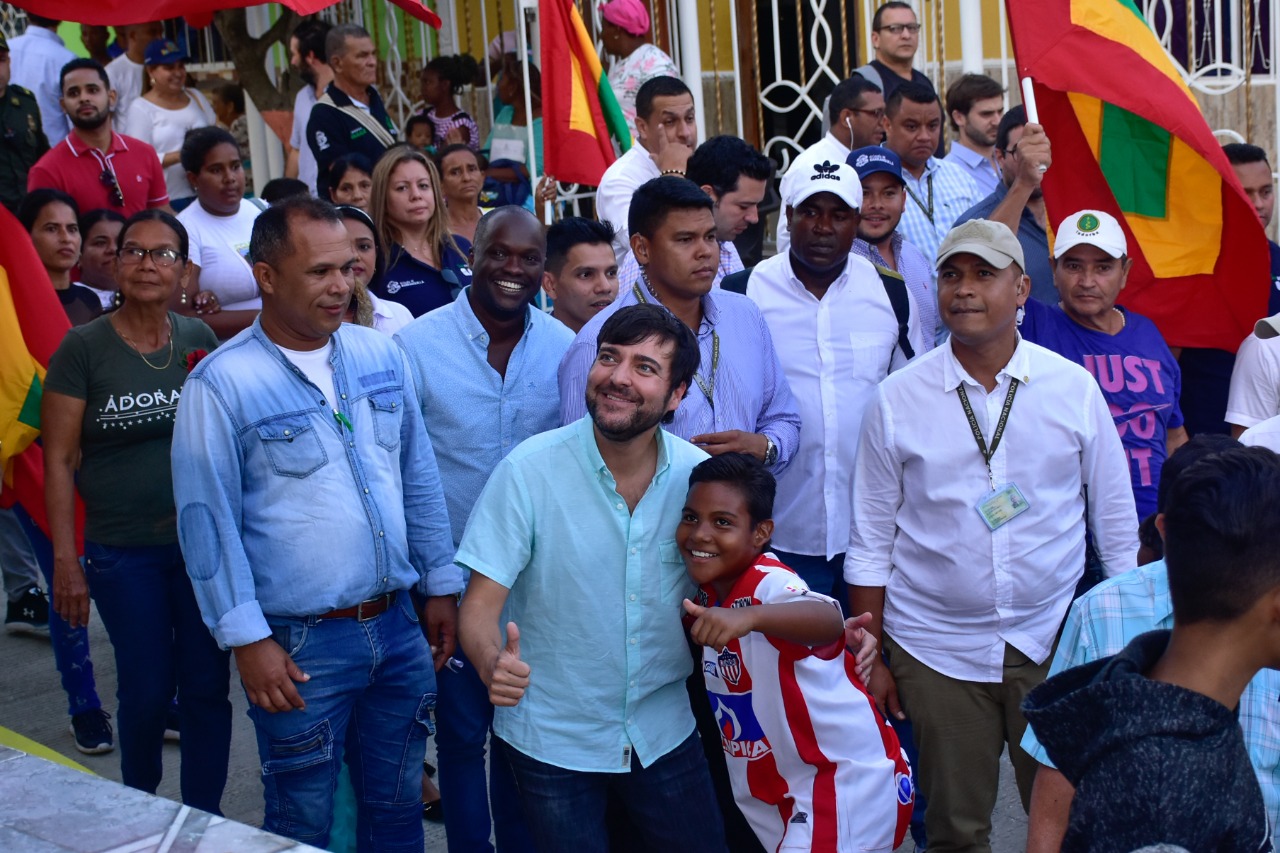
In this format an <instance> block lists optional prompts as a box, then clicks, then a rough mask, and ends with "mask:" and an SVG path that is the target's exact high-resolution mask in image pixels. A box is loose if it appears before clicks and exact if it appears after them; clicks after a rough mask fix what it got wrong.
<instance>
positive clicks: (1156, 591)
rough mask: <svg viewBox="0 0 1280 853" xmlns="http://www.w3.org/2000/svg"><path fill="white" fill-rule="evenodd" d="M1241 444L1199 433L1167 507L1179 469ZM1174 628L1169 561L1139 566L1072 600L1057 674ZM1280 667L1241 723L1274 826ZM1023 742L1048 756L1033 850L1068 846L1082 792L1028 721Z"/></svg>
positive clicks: (1253, 684) (1177, 462) (1263, 678)
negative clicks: (1068, 833)
mask: <svg viewBox="0 0 1280 853" xmlns="http://www.w3.org/2000/svg"><path fill="white" fill-rule="evenodd" d="M1239 446H1240V443H1239V442H1237V441H1235V440H1234V439H1231V438H1228V437H1227V436H1225V435H1215V434H1211V433H1210V434H1205V435H1199V436H1196V437H1195V438H1193V439H1191V441H1190V442H1188V443H1187V444H1185V445H1183V446H1182V447H1180V448H1179V449H1178V450H1177V451H1175V452H1174V454H1173V455H1172V456H1170V457H1169V458H1168V459H1167V460H1166V461H1165V464H1164V472H1163V476H1162V477H1161V480H1160V499H1159V504H1160V506H1161V507H1162V508H1163V506H1164V504H1165V503H1166V501H1167V500H1168V495H1169V493H1170V492H1171V491H1172V488H1173V484H1174V482H1175V481H1176V480H1177V478H1178V474H1179V473H1181V472H1182V471H1185V470H1186V469H1187V468H1189V467H1190V466H1191V465H1193V464H1194V463H1196V462H1198V461H1199V460H1201V459H1203V458H1205V457H1206V456H1210V455H1212V454H1215V453H1220V452H1222V451H1224V450H1228V449H1230V448H1232V447H1239ZM1172 627H1173V601H1172V599H1171V598H1170V595H1169V575H1168V572H1167V570H1166V568H1165V563H1164V560H1157V561H1156V562H1154V563H1148V564H1147V565H1145V566H1139V567H1138V568H1136V569H1134V570H1133V571H1130V572H1125V573H1124V574H1122V575H1119V576H1118V577H1114V578H1110V579H1109V580H1106V581H1104V582H1103V583H1101V584H1099V585H1098V586H1096V587H1094V588H1093V589H1091V590H1089V591H1088V592H1087V593H1085V594H1084V595H1083V596H1081V597H1080V598H1079V599H1077V600H1076V602H1075V603H1074V604H1072V605H1071V610H1070V611H1068V613H1067V620H1066V622H1065V623H1064V624H1063V628H1062V636H1061V638H1060V639H1059V640H1058V650H1057V652H1056V653H1055V654H1054V656H1053V664H1052V665H1051V666H1050V667H1049V675H1050V676H1054V675H1057V674H1058V673H1059V672H1062V671H1064V670H1067V669H1071V668H1072V667H1075V666H1080V665H1081V664H1086V663H1089V662H1091V661H1095V660H1098V659H1099V658H1104V657H1108V656H1110V655H1114V654H1116V653H1118V652H1119V651H1121V650H1122V649H1123V648H1124V647H1125V646H1126V645H1128V644H1129V641H1131V640H1133V639H1134V638H1136V637H1137V636H1139V635H1140V634H1145V633H1147V632H1148V631H1156V630H1168V629H1170V628H1172ZM1278 703H1280V672H1277V671H1276V670H1273V669H1263V670H1260V671H1259V672H1258V674H1257V675H1256V676H1254V678H1253V680H1252V681H1250V682H1249V686H1248V687H1246V688H1245V691H1244V695H1243V696H1242V697H1241V699H1240V707H1239V717H1240V726H1241V728H1242V729H1243V731H1244V741H1245V746H1246V747H1247V748H1248V750H1249V758H1250V761H1251V762H1252V764H1253V769H1254V772H1255V774H1256V775H1257V777H1258V784H1259V785H1260V786H1261V788H1262V799H1263V801H1264V802H1265V803H1266V806H1267V814H1268V815H1269V816H1270V818H1271V827H1272V831H1273V832H1274V831H1275V827H1276V826H1277V825H1278V824H1277V821H1280V726H1278V725H1277V724H1278V723H1280V704H1278ZM1022 748H1023V749H1025V750H1026V751H1027V753H1028V754H1029V755H1030V756H1031V757H1032V758H1034V759H1035V760H1036V761H1038V762H1039V763H1040V767H1039V769H1038V770H1037V771H1036V780H1035V786H1034V787H1033V789H1032V793H1031V815H1030V826H1029V829H1028V839H1027V850H1028V853H1047V851H1050V850H1054V851H1056V850H1057V849H1058V848H1059V847H1060V846H1061V845H1062V838H1063V835H1064V834H1065V832H1066V829H1067V817H1068V815H1069V813H1070V808H1071V801H1072V799H1073V798H1074V795H1075V791H1074V789H1073V788H1072V787H1071V783H1070V782H1068V781H1067V780H1066V777H1064V776H1063V775H1062V773H1061V772H1059V771H1058V770H1057V769H1056V768H1055V767H1054V766H1053V764H1052V763H1051V762H1050V761H1049V756H1048V755H1047V754H1046V753H1045V750H1044V747H1042V746H1041V745H1040V741H1039V740H1037V739H1036V736H1035V733H1034V731H1032V729H1031V728H1030V727H1028V728H1027V732H1026V734H1025V735H1024V736H1023V738H1022Z"/></svg>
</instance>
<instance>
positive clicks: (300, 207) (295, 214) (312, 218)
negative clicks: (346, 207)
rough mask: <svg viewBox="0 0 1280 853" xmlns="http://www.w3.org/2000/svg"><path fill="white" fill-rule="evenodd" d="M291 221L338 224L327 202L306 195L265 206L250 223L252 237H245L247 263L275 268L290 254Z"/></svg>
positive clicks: (337, 216)
mask: <svg viewBox="0 0 1280 853" xmlns="http://www.w3.org/2000/svg"><path fill="white" fill-rule="evenodd" d="M295 219H302V220H306V221H308V222H332V223H333V224H335V225H341V224H342V217H341V216H340V215H339V214H338V209H337V208H335V207H334V206H333V205H331V204H329V202H327V201H321V200H320V199H318V198H313V197H312V196H309V195H305V196H304V195H296V196H292V197H291V198H287V199H285V200H284V201H282V202H280V203H279V204H277V205H273V206H271V207H268V208H267V209H266V210H264V211H262V213H260V214H258V218H257V219H255V220H253V234H252V236H250V238H249V261H250V263H255V264H256V263H259V262H261V263H264V264H270V265H271V266H273V267H276V266H279V264H280V261H282V260H284V259H285V258H287V257H289V256H290V255H291V254H293V241H292V240H291V239H290V237H289V225H290V223H291V222H292V221H293V220H295Z"/></svg>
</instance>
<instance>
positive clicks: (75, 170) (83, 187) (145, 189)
mask: <svg viewBox="0 0 1280 853" xmlns="http://www.w3.org/2000/svg"><path fill="white" fill-rule="evenodd" d="M107 172H109V173H110V174H112V175H114V176H115V178H116V181H117V182H119V185H120V192H121V194H122V195H123V196H124V204H123V205H119V204H113V203H112V201H111V195H112V193H111V187H110V185H109V184H107V183H104V182H103V180H102V175H103V174H104V173H107ZM42 187H47V188H50V189H55V190H62V191H63V192H64V193H66V194H67V195H69V196H71V197H72V198H74V199H75V200H76V204H77V205H79V207H80V212H81V213H87V212H89V211H90V210H96V209H97V208H99V207H105V208H107V209H108V210H116V211H119V212H120V213H122V214H123V215H124V216H126V217H128V216H132V215H133V214H135V213H137V212H138V211H140V210H145V209H147V208H148V207H160V206H161V205H165V204H168V203H169V193H168V191H167V190H166V189H165V184H164V170H163V169H161V168H160V158H159V157H158V156H156V150H155V149H154V148H152V147H151V146H150V145H148V144H147V143H145V142H143V141H142V140H141V139H134V138H133V137H132V136H121V135H120V134H118V133H115V132H114V131H113V132H112V134H111V146H110V148H109V149H108V150H107V152H106V153H105V154H104V153H103V152H101V151H99V150H98V149H96V148H90V147H89V146H88V145H86V144H85V142H84V141H83V140H82V139H80V137H79V136H77V135H76V132H75V131H74V130H72V131H71V133H68V134H67V137H66V139H64V140H63V141H62V142H59V143H58V144H57V145H55V146H53V147H52V148H50V149H49V151H48V153H46V154H45V155H44V156H43V157H41V158H40V159H39V160H38V161H37V162H36V164H35V165H34V166H32V167H31V172H30V173H29V174H28V175H27V190H28V191H30V190H34V189H40V188H42Z"/></svg>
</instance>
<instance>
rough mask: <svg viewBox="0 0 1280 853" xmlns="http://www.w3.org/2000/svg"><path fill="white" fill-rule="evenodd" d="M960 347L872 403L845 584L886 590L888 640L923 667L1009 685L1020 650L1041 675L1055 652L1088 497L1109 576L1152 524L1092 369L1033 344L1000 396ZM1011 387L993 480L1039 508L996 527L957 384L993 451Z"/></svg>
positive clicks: (859, 462)
mask: <svg viewBox="0 0 1280 853" xmlns="http://www.w3.org/2000/svg"><path fill="white" fill-rule="evenodd" d="M953 343H954V342H948V343H947V344H944V345H942V346H939V347H938V348H937V349H935V350H933V351H932V352H929V353H927V354H925V355H923V356H920V357H919V358H917V359H916V360H915V361H914V362H913V363H912V364H911V365H909V366H908V367H907V368H906V369H904V370H901V371H899V372H897V373H895V374H893V375H892V376H890V377H889V378H887V379H885V380H884V382H882V383H880V386H879V388H878V389H877V391H876V392H875V395H874V397H873V399H872V402H871V403H870V405H869V406H868V407H867V411H866V414H865V416H864V418H863V422H862V434H861V435H860V437H859V440H858V455H857V458H856V460H855V462H854V475H853V482H854V490H853V524H852V527H851V530H850V535H849V553H848V556H847V558H846V559H845V565H844V576H845V580H846V581H848V582H849V583H850V584H853V585H856V586H867V587H884V588H885V604H884V630H885V633H886V634H888V635H889V636H890V637H892V638H893V640H894V642H896V643H898V644H899V645H901V646H902V648H904V649H905V650H906V651H907V653H908V654H910V655H911V656H912V657H914V658H916V659H917V660H919V661H921V662H922V663H924V664H925V665H927V666H929V667H930V668H932V669H934V670H936V671H938V672H940V673H942V674H943V675H947V676H950V677H951V678H956V679H961V680H964V681H977V682H999V681H1001V680H1002V678H1003V669H1004V647H1005V644H1006V643H1007V644H1009V645H1012V646H1013V647H1015V648H1016V649H1018V650H1019V651H1021V652H1022V653H1023V654H1025V655H1026V656H1027V657H1029V658H1031V659H1032V660H1034V661H1036V662H1037V663H1041V662H1043V661H1044V660H1045V659H1046V658H1048V656H1049V652H1050V651H1051V649H1052V647H1053V641H1054V637H1055V636H1056V635H1057V632H1058V627H1059V626H1060V625H1061V624H1062V618H1063V616H1064V615H1065V613H1066V610H1067V606H1068V605H1069V604H1070V603H1071V596H1072V593H1073V592H1074V591H1075V587H1076V583H1077V582H1078V581H1079V580H1080V577H1081V575H1082V573H1083V571H1084V533H1085V518H1084V516H1085V499H1084V487H1085V486H1086V485H1087V486H1088V490H1089V529H1090V531H1091V532H1092V534H1093V541H1094V544H1095V545H1096V547H1097V549H1098V554H1099V556H1100V557H1101V558H1102V561H1103V564H1104V566H1105V571H1106V573H1107V574H1108V575H1116V574H1120V573H1121V572H1125V571H1128V570H1129V569H1132V568H1133V567H1134V566H1135V565H1136V564H1137V554H1138V529H1137V514H1136V511H1135V510H1134V504H1133V491H1132V487H1131V486H1130V480H1129V465H1128V462H1127V460H1126V459H1125V455H1124V448H1123V447H1121V445H1120V436H1119V434H1118V433H1117V432H1116V428H1115V425H1114V424H1113V422H1112V419H1111V413H1110V412H1109V411H1108V409H1107V404H1106V401H1105V400H1104V399H1103V398H1102V392H1101V391H1100V390H1099V388H1098V384H1097V382H1095V381H1094V379H1093V377H1092V376H1090V375H1089V373H1088V372H1087V371H1086V370H1085V369H1084V368H1083V367H1081V366H1079V365H1078V364H1073V363H1072V362H1070V361H1067V360H1066V359H1065V358H1062V357H1061V356H1059V355H1055V354H1054V353H1052V352H1050V351H1049V350H1047V349H1044V348H1043V347H1039V346H1036V345H1035V344H1032V343H1030V342H1028V341H1024V340H1019V342H1018V346H1017V349H1016V350H1015V351H1014V354H1013V357H1012V358H1011V359H1009V363H1008V365H1006V366H1005V368H1004V369H1003V370H1001V371H1000V373H999V375H998V376H997V378H996V387H995V389H994V390H993V391H992V392H991V393H990V394H988V393H987V392H986V390H985V389H984V388H983V387H982V386H981V385H979V384H978V383H977V382H976V381H975V380H974V379H973V378H972V377H970V376H969V374H968V373H967V372H966V371H965V369H964V368H963V367H961V365H960V362H959V361H957V360H956V357H955V354H954V353H953V351H952V344H953ZM1010 378H1016V379H1017V380H1018V382H1019V385H1018V389H1017V393H1016V395H1015V397H1014V402H1013V408H1012V410H1011V411H1010V413H1009V418H1008V423H1007V425H1006V428H1005V432H1004V437H1003V439H1002V440H1001V441H1000V444H999V446H998V447H997V448H996V452H995V455H994V456H993V457H992V459H991V474H992V477H993V478H994V480H995V482H996V484H997V485H998V486H1001V487H1002V486H1004V485H1005V484H1010V483H1012V484H1014V485H1016V486H1017V487H1018V488H1019V489H1020V490H1021V492H1022V494H1023V495H1024V496H1025V498H1026V500H1027V503H1028V504H1029V508H1028V509H1027V510H1026V511H1025V512H1022V513H1021V514H1020V515H1017V516H1015V517H1014V518H1012V519H1011V520H1009V521H1008V522H1006V523H1005V524H1004V525H1002V526H1001V527H999V528H997V529H996V530H995V531H992V530H989V529H988V528H987V525H986V523H985V522H984V521H983V519H982V517H981V516H980V515H979V514H978V512H977V509H976V506H977V504H978V502H979V501H981V500H983V499H985V498H986V497H988V496H989V495H990V494H991V486H990V485H989V480H988V476H987V466H986V465H985V464H984V462H983V458H982V454H981V453H980V452H979V451H978V445H977V442H976V441H975V440H974V436H973V432H972V430H971V429H970V427H969V422H968V420H967V419H966V417H965V413H964V409H963V408H962V407H961V404H960V399H959V394H958V393H957V391H956V388H957V387H958V386H959V385H960V384H961V383H962V382H963V383H964V385H965V389H966V391H967V392H968V395H969V400H970V403H971V405H972V407H973V412H974V415H975V417H976V419H977V421H978V424H979V427H980V428H981V430H982V434H983V436H984V438H985V440H986V441H987V443H988V446H990V441H991V435H992V432H993V431H994V430H995V427H996V423H997V422H998V421H999V417H1000V411H1001V409H1002V407H1003V405H1004V401H1005V395H1006V394H1007V393H1008V391H1009V386H1010V381H1009V380H1010Z"/></svg>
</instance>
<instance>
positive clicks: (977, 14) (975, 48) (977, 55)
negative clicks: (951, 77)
mask: <svg viewBox="0 0 1280 853" xmlns="http://www.w3.org/2000/svg"><path fill="white" fill-rule="evenodd" d="M982 60H983V53H982V0H960V70H962V71H964V73H966V74H982V73H983V67H982Z"/></svg>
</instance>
